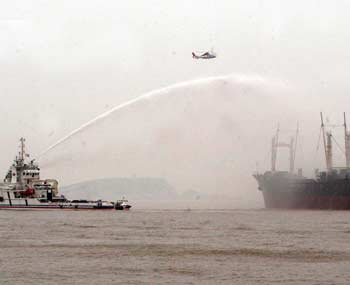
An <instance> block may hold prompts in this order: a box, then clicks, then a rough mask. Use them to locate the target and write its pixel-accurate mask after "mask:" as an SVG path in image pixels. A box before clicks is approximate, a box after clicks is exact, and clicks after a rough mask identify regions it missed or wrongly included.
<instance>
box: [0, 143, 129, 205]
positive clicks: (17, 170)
mask: <svg viewBox="0 0 350 285" xmlns="http://www.w3.org/2000/svg"><path fill="white" fill-rule="evenodd" d="M29 157H30V156H29V154H27V153H26V151H25V139H24V138H21V139H20V152H19V154H18V156H17V157H16V159H15V160H14V162H13V164H12V165H11V167H10V169H9V170H8V172H7V174H6V176H5V179H4V182H3V183H0V209H66V210H110V209H116V210H125V209H129V208H131V206H130V205H129V204H127V205H125V204H123V206H122V207H121V203H119V201H117V202H116V203H114V202H109V201H102V200H97V201H88V200H68V199H66V197H64V195H59V194H58V181H57V180H55V179H40V168H39V166H38V164H37V163H36V162H35V160H34V159H33V160H29Z"/></svg>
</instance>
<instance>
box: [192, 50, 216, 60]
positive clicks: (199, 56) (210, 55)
mask: <svg viewBox="0 0 350 285" xmlns="http://www.w3.org/2000/svg"><path fill="white" fill-rule="evenodd" d="M198 53H200V54H198ZM192 58H194V59H211V58H216V54H215V52H214V51H213V50H211V51H206V52H197V54H196V53H195V52H194V51H193V52H192Z"/></svg>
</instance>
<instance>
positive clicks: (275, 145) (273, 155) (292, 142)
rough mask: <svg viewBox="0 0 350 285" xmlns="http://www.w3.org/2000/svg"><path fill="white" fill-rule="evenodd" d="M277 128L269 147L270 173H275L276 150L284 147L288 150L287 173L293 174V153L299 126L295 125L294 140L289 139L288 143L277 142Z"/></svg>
mask: <svg viewBox="0 0 350 285" xmlns="http://www.w3.org/2000/svg"><path fill="white" fill-rule="evenodd" d="M279 131H280V130H279V126H278V127H277V131H276V135H275V136H274V137H273V138H272V145H271V171H272V172H275V171H276V161H277V150H278V148H279V147H286V148H288V149H289V172H290V173H293V172H294V162H295V153H296V147H297V140H298V134H299V124H297V129H296V132H295V138H293V137H291V138H290V142H289V143H285V142H280V141H279Z"/></svg>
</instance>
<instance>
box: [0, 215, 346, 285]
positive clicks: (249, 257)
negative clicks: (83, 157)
mask: <svg viewBox="0 0 350 285" xmlns="http://www.w3.org/2000/svg"><path fill="white" fill-rule="evenodd" d="M349 240H350V212H346V211H287V210H265V209H255V210H141V209H133V210H131V211H128V212H118V211H107V212H106V211H60V210H51V211H9V210H2V211H0V284H349V283H350V271H349V268H350V243H349Z"/></svg>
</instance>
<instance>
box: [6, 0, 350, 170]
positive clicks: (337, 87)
mask: <svg viewBox="0 0 350 285" xmlns="http://www.w3.org/2000/svg"><path fill="white" fill-rule="evenodd" d="M349 6H350V2H349V1H232V0H228V1H206V0H201V1H168V0H162V1H155V0H149V1H132V0H131V1H86V0H84V1H80V0H79V1H78V0H75V1H30V0H27V1H7V2H6V3H3V5H2V6H1V10H0V100H1V104H0V120H1V122H2V124H1V148H2V155H1V157H0V167H1V169H3V170H2V171H3V173H4V172H5V171H6V169H7V167H8V164H9V162H10V161H11V159H12V158H13V156H14V153H15V151H16V147H17V140H18V138H19V137H20V136H25V137H26V138H27V141H28V144H29V146H30V149H31V150H32V152H34V153H39V152H41V151H42V150H44V149H45V148H47V147H48V146H49V145H51V144H53V143H54V142H56V141H57V140H58V139H60V138H61V137H63V136H64V135H66V134H67V133H69V132H70V131H72V130H73V129H75V128H77V127H79V126H80V125H81V124H83V123H85V122H86V121H88V120H90V119H92V118H94V117H95V116H97V115H99V114H100V113H102V112H104V111H107V110H109V109H111V108H112V107H113V106H115V105H117V104H120V103H122V102H125V101H127V100H129V99H132V98H136V97H137V96H140V95H142V94H143V93H144V92H148V91H151V90H153V89H157V88H160V87H165V86H168V85H170V84H173V83H176V82H181V81H188V80H191V79H196V78H202V77H208V76H216V75H226V74H253V75H257V76H261V77H263V78H273V79H276V80H280V81H283V82H285V83H286V84H287V85H288V86H291V87H292V88H296V89H297V90H301V91H300V92H302V93H303V94H304V95H305V94H309V95H310V96H320V98H324V97H327V98H330V97H331V96H347V94H348V93H349V85H348V82H349V80H348V74H349V72H348V70H349V68H350V52H349V50H350V30H349V28H348V27H349V24H350V20H349V17H348V11H349V8H350V7H349ZM211 48H214V50H215V51H216V53H217V55H218V57H217V59H215V60H210V61H196V60H193V59H192V58H191V52H192V51H197V50H200V51H206V50H209V49H211ZM296 95H298V94H296ZM320 100H322V99H320ZM342 111H344V110H340V111H339V112H342ZM345 111H346V110H345ZM317 119H318V118H317ZM317 119H316V120H317Z"/></svg>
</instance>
